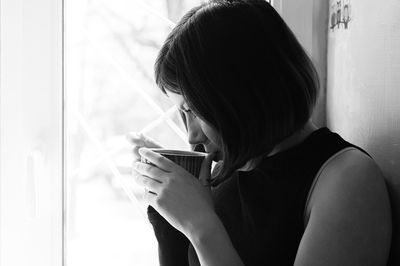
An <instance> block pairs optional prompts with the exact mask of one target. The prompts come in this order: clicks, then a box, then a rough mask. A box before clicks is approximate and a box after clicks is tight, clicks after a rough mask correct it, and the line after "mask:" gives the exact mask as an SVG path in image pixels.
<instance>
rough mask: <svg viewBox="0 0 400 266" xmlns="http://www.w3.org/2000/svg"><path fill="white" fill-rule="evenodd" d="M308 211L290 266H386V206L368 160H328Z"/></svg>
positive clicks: (352, 152) (350, 152) (354, 155)
mask: <svg viewBox="0 0 400 266" xmlns="http://www.w3.org/2000/svg"><path fill="white" fill-rule="evenodd" d="M307 209H308V211H307V212H308V217H309V218H308V222H307V226H306V229H305V233H304V235H303V238H302V240H301V243H300V246H299V250H298V254H297V257H296V263H295V265H386V260H387V257H388V254H389V249H390V240H391V215H390V203H389V197H388V192H387V189H386V186H385V182H384V178H383V175H382V173H381V170H380V169H379V167H378V165H377V164H376V163H375V161H374V160H372V159H371V158H370V157H369V156H367V155H366V154H364V153H362V152H361V151H359V150H357V149H346V150H345V151H343V152H341V153H338V154H337V155H336V156H334V157H333V158H332V159H331V160H329V161H328V162H327V163H326V165H325V166H324V168H323V169H322V170H321V172H320V175H319V177H318V180H317V182H316V184H315V187H314V189H313V191H312V194H311V197H310V199H309V202H308V207H307Z"/></svg>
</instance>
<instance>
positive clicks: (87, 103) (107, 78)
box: [65, 0, 200, 266]
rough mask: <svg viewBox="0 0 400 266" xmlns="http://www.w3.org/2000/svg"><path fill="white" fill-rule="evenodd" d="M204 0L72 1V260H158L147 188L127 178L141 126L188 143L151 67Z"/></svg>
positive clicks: (165, 140) (75, 264)
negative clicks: (133, 139) (131, 137)
mask: <svg viewBox="0 0 400 266" xmlns="http://www.w3.org/2000/svg"><path fill="white" fill-rule="evenodd" d="M199 3H200V1H199V0H195V1H194V0H192V1H189V0H180V1H177V0H164V1H161V0H152V1H149V0H147V1H140V0H136V1H132V0H130V1H127V0H113V1H88V0H85V1H82V0H69V1H66V2H65V7H66V9H65V25H66V46H65V47H66V107H67V108H66V111H67V112H66V118H67V123H66V125H67V126H66V129H67V130H66V148H67V149H66V151H67V152H66V156H67V157H66V162H67V164H66V166H67V171H66V173H67V175H66V192H67V193H66V199H67V201H66V203H67V204H66V215H67V216H66V232H67V233H66V250H67V253H66V265H67V266H80V265H97V266H102V265H119V266H123V265H126V266H128V265H143V266H144V265H157V264H158V255H157V242H156V239H155V237H154V233H153V230H152V228H151V225H150V224H149V222H148V221H147V218H146V217H147V215H146V206H144V205H143V203H142V202H141V200H140V199H141V195H142V191H137V189H135V187H134V186H132V184H131V183H130V179H131V177H130V171H131V170H130V166H131V163H132V157H131V148H132V147H131V146H130V145H129V143H128V142H127V140H126V138H125V135H126V134H127V133H128V132H130V131H136V132H143V133H145V134H147V135H149V136H151V137H152V138H154V139H156V140H157V141H159V142H160V143H162V144H163V145H165V147H169V148H180V149H189V146H188V144H187V140H186V139H187V137H186V134H185V130H184V127H183V125H182V122H181V120H180V116H179V113H178V112H177V111H176V109H175V107H173V106H172V104H171V103H170V102H169V101H168V99H167V98H166V97H165V96H164V95H163V94H162V93H161V91H160V90H159V89H158V88H157V87H156V85H155V81H154V79H153V65H154V62H155V59H156V56H157V54H158V51H159V49H160V47H161V45H162V43H163V41H164V40H165V38H166V36H167V34H168V33H169V32H170V30H171V29H172V27H173V26H174V25H175V22H176V21H177V20H178V19H179V18H180V17H181V16H182V15H183V13H184V12H185V11H187V10H188V9H189V8H191V7H193V6H194V5H197V4H199Z"/></svg>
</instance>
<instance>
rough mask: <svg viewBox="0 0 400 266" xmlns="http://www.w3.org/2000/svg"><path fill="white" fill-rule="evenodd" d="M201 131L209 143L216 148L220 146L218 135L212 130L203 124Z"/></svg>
mask: <svg viewBox="0 0 400 266" xmlns="http://www.w3.org/2000/svg"><path fill="white" fill-rule="evenodd" d="M202 130H203V133H204V135H206V136H207V138H208V139H209V140H210V141H211V142H213V143H214V144H215V145H217V146H220V143H219V142H220V141H219V137H218V134H217V132H216V131H215V130H214V129H213V128H211V127H210V126H208V125H206V124H204V125H202Z"/></svg>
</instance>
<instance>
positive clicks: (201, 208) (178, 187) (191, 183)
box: [133, 148, 216, 238]
mask: <svg viewBox="0 0 400 266" xmlns="http://www.w3.org/2000/svg"><path fill="white" fill-rule="evenodd" d="M139 154H140V155H141V156H143V157H145V158H146V159H147V160H148V161H150V162H151V163H153V164H154V166H153V165H150V164H145V163H141V162H135V163H134V166H133V173H134V175H133V176H134V179H135V182H136V183H137V184H138V185H140V186H142V187H144V188H146V190H147V191H148V192H147V193H146V194H145V196H144V200H145V201H146V202H147V203H148V204H149V205H151V206H152V207H153V208H154V209H156V210H157V211H158V212H159V213H160V214H161V215H162V216H163V217H164V218H165V219H166V220H167V221H168V222H169V223H170V224H171V225H172V226H174V227H175V228H176V229H177V230H179V231H181V232H182V233H183V234H185V235H186V236H187V237H189V236H190V235H193V233H195V232H196V230H201V228H202V227H203V228H205V227H206V226H207V225H208V224H209V223H211V222H213V221H214V220H213V219H215V218H216V214H215V212H214V206H213V202H212V198H211V193H210V189H209V187H208V186H205V184H206V183H205V181H206V180H208V178H209V177H210V174H211V163H212V159H213V156H215V154H209V155H207V157H206V158H205V160H204V161H203V164H202V166H201V170H200V178H199V179H197V178H195V177H194V176H193V175H192V174H190V173H189V172H188V171H186V170H185V169H184V168H182V167H181V166H179V165H177V164H175V163H174V162H173V161H171V160H169V159H167V158H165V157H164V156H162V155H160V154H158V153H155V152H152V151H151V150H148V149H145V148H142V149H140V150H139ZM189 238H190V237H189Z"/></svg>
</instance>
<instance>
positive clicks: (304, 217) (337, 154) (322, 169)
mask: <svg viewBox="0 0 400 266" xmlns="http://www.w3.org/2000/svg"><path fill="white" fill-rule="evenodd" d="M350 150H358V149H357V148H354V147H347V148H344V149H342V150H340V151H338V152H337V153H335V154H334V155H332V156H331V157H329V159H328V160H326V162H325V163H324V164H323V165H322V166H321V168H320V169H319V170H318V172H317V174H316V176H315V178H314V181H313V183H312V184H311V188H310V190H309V192H308V196H307V200H306V204H305V206H304V213H303V219H304V225H305V226H307V224H308V220H309V218H310V217H309V213H308V204H309V202H310V199H311V196H312V193H313V192H314V188H315V186H316V184H317V182H318V180H319V177H320V176H321V174H322V172H323V171H324V169H325V168H326V167H327V166H328V164H329V163H330V162H332V161H333V160H334V159H335V158H336V157H338V156H339V155H341V154H342V153H345V152H347V151H350Z"/></svg>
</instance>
